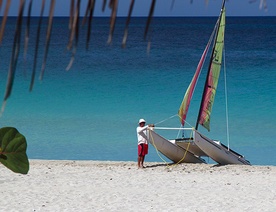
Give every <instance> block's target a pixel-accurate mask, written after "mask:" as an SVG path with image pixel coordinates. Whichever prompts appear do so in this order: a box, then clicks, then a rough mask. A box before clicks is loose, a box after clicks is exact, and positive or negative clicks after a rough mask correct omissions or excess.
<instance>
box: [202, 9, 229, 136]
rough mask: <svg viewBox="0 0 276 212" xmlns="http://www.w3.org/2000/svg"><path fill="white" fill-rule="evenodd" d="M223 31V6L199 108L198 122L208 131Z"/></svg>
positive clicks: (220, 58) (217, 75)
mask: <svg viewBox="0 0 276 212" xmlns="http://www.w3.org/2000/svg"><path fill="white" fill-rule="evenodd" d="M224 31H225V8H224V7H223V9H222V13H221V16H220V24H219V28H218V32H217V37H216V40H215V43H214V50H213V54H212V56H211V58H212V60H211V64H210V67H209V71H208V73H209V74H208V76H207V81H206V84H205V88H204V94H203V101H202V106H201V110H200V116H199V124H201V125H202V126H203V127H205V128H206V129H207V130H208V131H210V116H211V112H212V107H213V104H214V100H215V95H216V90H217V85H218V79H219V74H220V69H221V61H222V52H223V46H224Z"/></svg>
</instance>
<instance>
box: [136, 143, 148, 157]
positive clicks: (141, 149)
mask: <svg viewBox="0 0 276 212" xmlns="http://www.w3.org/2000/svg"><path fill="white" fill-rule="evenodd" d="M148 149H149V146H148V144H139V145H138V156H145V155H146V154H148Z"/></svg>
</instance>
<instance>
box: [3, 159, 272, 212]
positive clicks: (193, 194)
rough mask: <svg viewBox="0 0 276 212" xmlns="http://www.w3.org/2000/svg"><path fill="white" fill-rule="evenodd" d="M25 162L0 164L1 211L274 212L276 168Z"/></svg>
mask: <svg viewBox="0 0 276 212" xmlns="http://www.w3.org/2000/svg"><path fill="white" fill-rule="evenodd" d="M145 166H146V168H144V169H138V168H137V163H136V162H134V161H133V162H132V161H88V160H72V161H71V160H70V161H69V160H36V159H35V160H33V159H32V160H30V170H29V173H28V174H27V175H21V174H16V173H13V172H12V171H10V170H8V169H7V168H6V167H4V166H3V165H0V186H1V196H2V198H1V204H0V209H2V210H5V211H9V210H12V211H22V210H24V211H75V210H81V211H148V210H150V211H168V210H173V211H183V210H184V209H185V210H184V211H188V210H189V211H206V210H211V211H275V210H276V178H275V176H276V166H259V165H252V166H247V165H226V166H217V165H214V164H187V163H183V164H178V165H169V166H167V165H166V164H165V163H158V162H145Z"/></svg>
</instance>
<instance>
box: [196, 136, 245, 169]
mask: <svg viewBox="0 0 276 212" xmlns="http://www.w3.org/2000/svg"><path fill="white" fill-rule="evenodd" d="M194 140H195V144H196V145H197V146H198V147H199V148H200V149H201V150H202V151H203V152H205V153H206V154H207V155H208V156H209V157H210V158H212V159H213V160H214V161H216V162H217V163H219V164H221V165H227V164H244V165H250V162H249V161H247V160H246V159H245V158H244V156H242V155H240V154H239V153H237V152H235V151H233V150H231V149H228V148H227V147H226V146H225V145H223V144H222V143H220V142H218V141H214V140H211V139H209V138H207V137H205V136H204V135H202V134H201V133H199V132H198V131H196V130H194Z"/></svg>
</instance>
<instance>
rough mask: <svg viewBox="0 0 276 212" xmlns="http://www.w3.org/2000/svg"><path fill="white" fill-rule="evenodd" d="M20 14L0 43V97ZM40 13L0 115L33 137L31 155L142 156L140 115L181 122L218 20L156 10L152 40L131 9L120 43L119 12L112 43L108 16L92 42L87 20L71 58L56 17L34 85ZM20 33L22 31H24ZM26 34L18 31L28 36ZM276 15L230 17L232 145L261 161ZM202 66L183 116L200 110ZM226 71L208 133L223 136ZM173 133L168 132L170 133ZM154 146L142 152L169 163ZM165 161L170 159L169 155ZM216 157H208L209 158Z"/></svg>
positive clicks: (64, 24) (275, 113)
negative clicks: (159, 13) (138, 132)
mask: <svg viewBox="0 0 276 212" xmlns="http://www.w3.org/2000/svg"><path fill="white" fill-rule="evenodd" d="M15 22H16V19H13V18H10V19H9V20H8V25H7V27H6V31H5V35H4V40H3V42H2V44H1V47H0V58H1V59H0V73H1V78H0V91H1V92H0V98H2V99H3V97H4V92H5V86H6V79H7V71H8V67H9V60H10V57H11V49H12V44H13V31H14V28H15ZM37 22H38V19H35V18H34V19H32V21H31V26H32V27H31V35H30V43H29V47H28V53H27V59H26V61H25V60H24V57H23V42H22V46H21V52H20V56H19V61H18V66H17V71H16V77H15V82H14V88H13V91H12V95H11V98H10V99H9V100H8V102H7V105H6V109H5V112H4V114H3V115H2V117H1V118H0V125H1V127H4V126H14V127H16V128H17V129H18V130H19V131H20V132H21V133H22V134H23V135H25V136H26V139H27V142H28V150H27V153H28V156H29V158H30V159H55V160H64V159H66V160H67V159H68V160H115V161H136V159H137V138H136V127H137V122H138V120H139V119H140V118H144V119H146V120H147V122H148V123H154V124H156V126H168V127H179V126H180V123H179V120H178V118H177V117H176V114H177V111H178V108H179V105H180V103H181V101H182V98H183V95H184V93H185V91H186V89H187V86H188V85H189V83H190V80H191V78H192V76H193V74H194V71H195V69H196V66H197V63H198V61H199V59H200V56H201V54H202V52H203V50H204V48H205V45H206V43H207V41H208V39H209V36H210V34H211V32H212V30H213V28H214V24H215V22H216V18H210V17H209V18H207V17H205V18H155V19H153V22H152V27H151V29H150V37H151V43H150V45H151V49H150V52H147V46H148V42H147V41H145V40H144V39H143V34H144V27H145V24H146V19H144V18H134V19H132V20H131V24H130V27H129V39H128V42H127V48H125V49H122V48H121V41H122V38H123V29H124V24H125V19H124V18H119V19H118V20H117V24H116V28H115V31H114V38H113V42H112V44H111V45H107V43H106V42H107V38H108V32H109V28H108V23H109V19H107V18H96V19H94V20H93V27H92V35H91V42H90V45H89V50H88V51H86V50H85V39H86V28H85V26H84V27H82V28H81V31H80V35H79V42H78V48H77V54H76V57H75V62H74V64H73V66H72V68H71V70H69V71H66V70H65V69H66V66H67V65H68V63H69V61H70V57H71V53H69V52H68V51H67V50H66V45H67V42H68V19H66V18H56V19H55V20H54V26H53V32H52V39H51V43H50V49H49V55H48V60H47V65H46V70H45V75H44V79H43V81H39V79H38V78H39V74H40V69H41V64H42V58H43V52H44V43H45V32H46V23H47V19H44V22H43V23H44V25H43V28H42V35H41V38H40V46H39V55H38V63H37V70H36V81H35V84H34V89H33V91H32V92H29V91H28V88H29V84H30V78H31V72H32V67H33V66H32V64H33V58H34V46H35V36H36V27H37ZM23 32H24V30H23ZM23 39H24V38H23V37H22V40H23ZM275 43H276V17H267V18H264V17H262V18H260V17H259V18H257V17H243V18H233V17H230V18H227V20H226V35H225V62H226V65H225V67H226V78H227V93H228V112H229V133H230V147H231V148H232V149H234V150H235V151H237V152H239V153H240V154H242V155H245V157H246V159H248V160H249V161H250V162H251V163H252V164H255V165H276V156H275V152H276V139H275V138H276V128H275V123H274V122H275V121H274V120H275V118H276V108H275V105H276V99H275V94H276V89H275V80H276V47H275ZM206 66H207V65H205V68H204V69H203V71H202V77H201V78H200V80H199V82H198V87H197V88H196V90H195V94H194V97H193V100H192V103H191V106H190V107H191V108H190V111H189V114H188V118H187V121H188V122H189V123H190V124H191V125H194V124H195V121H196V117H197V112H198V107H199V104H200V99H201V92H202V87H203V82H204V80H205V79H204V78H205V76H204V74H205V73H206ZM223 79H224V71H222V72H221V76H220V82H219V87H218V91H217V95H216V100H215V104H214V107H213V113H212V117H211V132H210V133H208V132H207V131H206V130H204V129H200V131H201V132H204V133H206V135H209V137H211V138H214V139H218V140H220V141H221V142H222V143H224V144H227V136H226V124H225V122H226V116H225V103H224V102H225V90H224V81H223ZM176 135H177V132H173V133H172V132H171V133H170V134H168V135H166V136H168V137H169V138H174V137H175V136H176ZM162 159H165V157H162V158H160V155H158V154H157V152H156V151H155V149H154V147H153V146H150V151H149V155H147V157H146V161H156V162H163V160H162ZM167 161H168V160H167ZM210 162H211V161H210Z"/></svg>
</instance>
